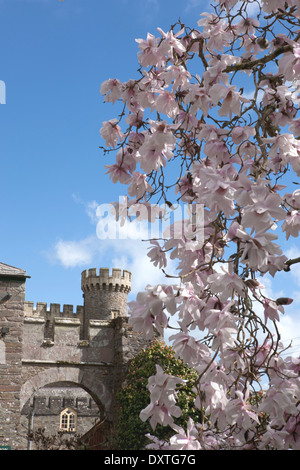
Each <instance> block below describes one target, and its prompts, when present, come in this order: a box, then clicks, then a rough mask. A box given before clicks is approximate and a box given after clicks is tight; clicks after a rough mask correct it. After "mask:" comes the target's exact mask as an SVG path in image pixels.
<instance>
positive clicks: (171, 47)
mask: <svg viewBox="0 0 300 470" xmlns="http://www.w3.org/2000/svg"><path fill="white" fill-rule="evenodd" d="M157 29H158V31H159V32H160V33H161V35H162V37H163V38H164V40H163V41H162V42H161V44H160V46H159V48H160V52H161V53H162V55H166V56H167V57H169V58H173V53H174V51H175V52H176V53H177V54H178V55H182V54H183V53H184V52H185V50H186V49H185V47H184V45H183V44H182V42H181V41H180V39H178V37H179V36H181V34H182V33H183V31H184V29H181V30H180V31H178V33H176V34H174V33H173V31H168V32H167V33H165V32H164V31H163V30H162V29H161V28H157Z"/></svg>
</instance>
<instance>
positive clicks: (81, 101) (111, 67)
mask: <svg viewBox="0 0 300 470" xmlns="http://www.w3.org/2000/svg"><path fill="white" fill-rule="evenodd" d="M207 8H208V5H207V2H206V1H203V0H187V1H185V2H184V1H182V0H143V1H142V2H141V1H139V0H111V1H102V0H64V1H59V0H0V40H1V42H0V43H1V68H0V80H3V81H4V82H5V84H6V104H5V105H0V123H1V139H0V152H1V184H0V208H1V230H0V246H1V256H0V261H2V262H4V263H7V264H11V265H13V266H17V267H20V268H22V269H25V270H26V271H27V273H28V274H29V275H30V276H31V279H29V280H28V281H27V289H26V292H27V293H26V299H27V300H32V301H34V302H37V301H43V302H47V303H48V304H49V303H50V302H55V303H61V304H63V303H68V304H74V305H77V304H82V294H81V290H80V275H81V272H82V271H83V270H84V269H87V268H89V267H97V268H99V267H100V266H101V267H121V268H127V269H130V270H132V273H133V282H134V285H133V295H134V294H135V293H136V291H137V290H139V289H142V288H143V285H145V284H146V283H147V281H149V282H150V283H151V282H155V281H160V280H162V278H161V276H160V274H159V273H158V272H157V271H156V270H155V269H154V268H152V267H151V266H150V265H149V263H148V262H147V261H146V246H145V244H144V245H142V244H141V243H138V242H137V241H132V240H124V241H122V242H120V241H118V240H115V241H110V242H104V241H101V240H99V239H97V237H96V226H95V219H94V208H95V206H96V204H104V203H108V202H110V201H115V200H117V199H118V197H119V195H122V194H123V191H124V190H123V191H122V187H120V186H116V185H113V184H112V183H111V182H110V181H109V179H108V176H107V175H105V174H104V173H105V171H104V165H105V164H107V163H109V162H108V161H107V160H106V159H105V158H104V157H103V154H102V152H101V150H100V149H99V146H101V145H103V141H102V139H101V136H100V134H99V129H100V127H101V125H102V122H103V121H106V120H108V119H111V118H113V117H115V113H116V110H115V108H114V107H113V106H111V105H105V104H104V102H103V97H102V96H101V95H100V93H99V89H100V85H101V83H102V82H103V81H105V80H107V79H108V78H113V77H117V78H119V79H120V80H121V81H125V80H128V79H130V78H134V77H136V76H137V72H136V70H137V68H138V62H137V51H138V49H137V44H136V42H135V38H145V37H146V35H147V32H151V33H153V34H157V30H156V28H157V27H161V28H162V29H163V30H165V31H167V30H168V29H169V27H170V25H171V24H174V23H175V22H176V21H177V20H178V18H180V19H181V21H182V22H184V23H185V24H187V25H189V26H193V27H196V26H197V20H198V19H199V17H200V14H201V13H202V12H203V11H206V10H207ZM286 247H287V248H288V249H290V250H294V254H298V251H297V250H298V248H297V246H296V243H293V242H291V243H290V245H289V246H287V245H286ZM284 276H286V277H284V278H283V277H281V278H280V279H279V281H278V282H277V283H274V282H273V283H269V284H268V287H269V289H270V290H272V289H273V291H274V290H275V291H276V292H279V289H281V288H282V285H283V284H282V282H283V279H284V282H285V283H286V282H288V283H289V287H290V292H289V294H290V295H291V294H292V293H294V292H296V295H298V297H299V294H297V293H298V291H299V278H300V272H299V271H298V272H297V267H295V269H294V270H293V273H291V274H290V275H289V276H288V277H287V275H286V274H284ZM292 281H293V282H292ZM299 303H300V299H298V302H297V304H298V306H299ZM293 308H294V310H295V307H293ZM294 314H295V315H296V313H295V312H294ZM295 318H296V317H295V316H294V317H293V319H291V317H290V316H288V317H287V320H285V321H286V325H287V326H286V328H287V330H289V331H290V330H291V329H294V327H295V322H294V321H295ZM287 336H289V334H287ZM294 336H296V335H295V334H294V335H293V337H294Z"/></svg>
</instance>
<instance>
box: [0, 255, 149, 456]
mask: <svg viewBox="0 0 300 470" xmlns="http://www.w3.org/2000/svg"><path fill="white" fill-rule="evenodd" d="M26 277H28V276H27V274H26V273H25V271H22V270H18V269H17V268H13V267H8V266H7V265H4V264H3V263H0V445H6V444H8V445H10V446H11V447H12V448H13V449H19V448H20V449H26V448H27V446H28V441H27V432H28V426H29V424H30V423H29V417H30V413H31V411H32V410H33V408H34V406H33V405H34V403H35V405H37V406H38V408H37V409H38V410H39V411H38V412H37V413H34V416H35V419H34V422H35V426H36V425H38V426H40V427H44V426H42V425H43V423H44V424H45V425H46V426H47V428H48V430H50V431H51V432H52V430H55V429H56V428H57V418H58V408H59V407H58V408H57V409H56V410H55V409H54V407H53V406H54V402H53V401H51V400H50V398H47V397H44V398H43V397H40V399H41V401H40V402H38V401H36V402H35V399H37V398H38V396H39V393H40V390H41V389H43V388H44V387H46V388H47V387H49V386H52V387H56V389H60V396H61V399H62V397H63V396H64V393H65V390H66V388H68V387H70V386H71V387H77V388H78V387H80V388H81V389H82V390H84V391H85V392H87V393H88V394H89V396H90V397H91V399H92V400H93V403H94V404H95V406H96V407H97V410H96V413H94V411H95V410H93V412H92V413H91V412H90V411H89V412H87V409H88V408H87V407H86V414H85V419H84V420H81V423H84V424H83V428H82V431H83V432H86V430H87V428H88V427H89V426H92V424H93V423H94V421H93V420H94V418H95V416H96V417H99V419H100V420H102V421H103V420H104V422H105V427H106V428H107V429H111V428H113V426H114V424H115V423H116V422H117V418H118V404H117V399H116V394H117V393H118V391H119V390H120V389H121V387H122V385H123V384H124V382H125V380H126V373H127V370H128V365H129V361H130V360H131V359H132V358H133V357H134V356H135V355H136V354H137V353H138V352H139V351H140V350H141V349H142V348H143V347H145V346H146V345H147V344H148V341H145V339H144V338H143V336H142V335H139V334H137V333H136V332H134V331H133V329H132V327H131V326H130V325H129V324H128V319H127V294H128V292H129V291H130V285H131V274H130V273H129V272H128V271H123V272H122V271H121V270H119V269H113V270H112V273H110V272H109V270H108V269H107V268H105V269H104V268H101V269H100V271H99V272H97V270H96V269H89V270H87V271H84V272H83V273H82V279H81V282H82V283H81V287H82V290H83V293H84V305H82V306H76V307H73V306H72V305H69V304H68V305H63V306H60V305H58V304H55V303H53V304H50V305H49V306H48V305H47V304H46V303H44V302H38V303H37V304H36V305H34V303H33V302H31V301H30V302H29V301H25V280H26ZM42 398H43V399H42ZM69 398H70V397H69ZM64 399H66V398H65V397H64ZM43 400H44V401H43ZM74 400H75V401H74ZM74 400H73V402H72V403H73V406H74V407H75V408H76V407H77V408H78V403H79V402H78V400H77V398H76V399H74ZM42 404H43V406H42ZM56 404H58V401H56ZM64 404H65V402H64V401H60V405H61V406H64ZM93 406H94V405H93ZM42 408H43V411H42ZM61 411H62V410H60V411H59V413H60V412H61ZM82 413H83V410H82V409H81V410H80V414H81V417H83V414H82ZM21 416H22V419H21ZM92 421H93V422H92ZM82 431H80V432H82Z"/></svg>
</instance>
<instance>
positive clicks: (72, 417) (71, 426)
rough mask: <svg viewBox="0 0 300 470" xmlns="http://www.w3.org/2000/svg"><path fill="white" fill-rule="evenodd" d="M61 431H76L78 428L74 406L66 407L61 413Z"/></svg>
mask: <svg viewBox="0 0 300 470" xmlns="http://www.w3.org/2000/svg"><path fill="white" fill-rule="evenodd" d="M59 430H60V431H64V432H75V431H76V430H77V413H76V411H74V410H72V408H66V409H65V410H63V411H62V412H61V413H60V426H59Z"/></svg>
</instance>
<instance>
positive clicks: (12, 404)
mask: <svg viewBox="0 0 300 470" xmlns="http://www.w3.org/2000/svg"><path fill="white" fill-rule="evenodd" d="M25 279H26V276H25V274H24V275H22V274H21V275H18V273H16V272H15V273H12V275H9V273H4V274H1V272H0V350H1V354H0V445H1V446H5V445H10V446H11V447H12V448H18V447H19V439H18V435H19V433H20V389H21V385H22V378H21V372H22V340H23V317H24V299H25Z"/></svg>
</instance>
